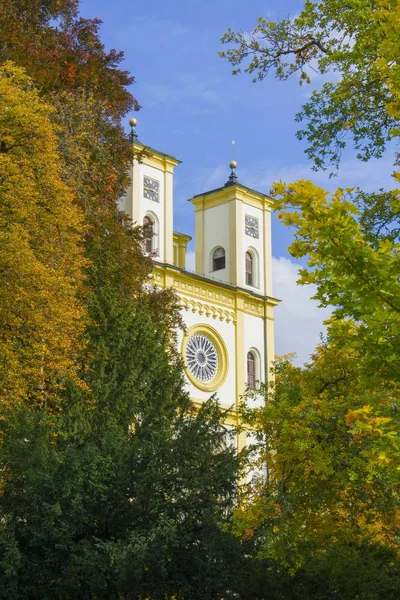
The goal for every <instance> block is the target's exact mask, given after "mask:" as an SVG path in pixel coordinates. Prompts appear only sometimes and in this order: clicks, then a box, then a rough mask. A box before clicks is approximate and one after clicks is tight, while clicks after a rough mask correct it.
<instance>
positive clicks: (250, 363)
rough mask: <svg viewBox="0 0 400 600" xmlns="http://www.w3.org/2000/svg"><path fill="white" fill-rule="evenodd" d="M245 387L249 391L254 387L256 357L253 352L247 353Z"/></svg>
mask: <svg viewBox="0 0 400 600" xmlns="http://www.w3.org/2000/svg"><path fill="white" fill-rule="evenodd" d="M247 385H248V386H249V388H251V389H254V388H255V387H256V357H255V355H254V353H253V352H248V353H247Z"/></svg>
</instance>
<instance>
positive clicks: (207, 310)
mask: <svg viewBox="0 0 400 600" xmlns="http://www.w3.org/2000/svg"><path fill="white" fill-rule="evenodd" d="M179 304H180V306H181V308H183V309H184V310H187V311H191V312H192V313H198V314H199V315H205V316H206V317H212V318H213V319H219V320H220V321H226V322H227V323H236V315H235V313H234V312H233V311H230V310H226V309H223V308H218V307H216V306H212V305H211V304H206V303H204V302H199V301H197V300H191V299H190V298H182V297H180V298H179Z"/></svg>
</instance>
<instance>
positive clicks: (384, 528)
mask: <svg viewBox="0 0 400 600" xmlns="http://www.w3.org/2000/svg"><path fill="white" fill-rule="evenodd" d="M399 20H400V3H399V2H398V1H397V0H393V1H392V0H388V1H386V0H383V1H380V2H364V1H363V2H359V1H358V0H350V1H344V0H324V1H322V2H312V1H306V2H305V5H304V8H303V10H302V11H301V12H300V14H299V15H298V16H297V17H295V18H293V19H290V18H287V19H284V20H283V21H279V22H277V23H274V22H268V21H266V20H265V19H262V18H261V19H259V22H258V25H257V27H256V29H255V30H254V32H253V34H252V35H250V36H248V35H245V34H242V33H235V32H233V31H228V32H227V33H226V34H225V36H224V37H223V42H225V43H233V44H234V47H230V48H229V49H228V50H227V51H224V52H222V55H223V56H225V57H226V58H228V60H229V61H230V62H231V64H232V65H233V66H234V68H235V72H238V71H239V70H240V65H241V64H242V63H245V64H246V67H245V70H246V71H247V72H250V73H255V74H256V79H258V80H262V79H263V78H264V77H265V76H266V75H267V74H268V73H269V72H270V71H275V75H276V76H277V77H278V78H280V79H285V78H287V77H289V76H291V75H293V74H296V73H298V74H299V75H300V82H309V80H310V77H311V79H312V72H313V70H316V71H317V72H319V73H320V74H323V75H324V78H325V80H326V79H328V80H329V78H330V75H331V74H333V73H334V74H335V77H334V78H333V79H334V80H333V81H328V82H327V83H324V84H322V87H320V88H316V89H315V90H314V91H313V92H312V95H311V99H310V100H309V101H307V102H306V104H305V105H304V106H303V108H302V110H301V112H300V113H299V115H298V120H299V121H303V123H305V127H304V129H302V130H301V131H300V132H299V137H300V138H303V137H305V138H306V139H307V141H308V143H309V145H308V148H307V151H306V152H307V154H308V155H309V157H310V158H311V159H312V160H313V161H314V166H315V168H323V169H325V168H330V169H333V170H334V171H335V170H336V169H337V168H339V166H340V160H341V157H342V151H343V149H344V148H345V146H346V143H347V141H348V139H349V138H352V139H353V144H354V147H355V148H356V150H357V154H358V157H359V158H360V159H361V160H368V159H369V158H371V157H380V156H382V154H383V152H384V150H385V148H386V146H387V142H388V141H390V140H391V139H393V138H395V137H397V136H398V133H399V129H398V121H399V115H400V112H399V98H400V96H399V92H400V88H399V69H398V66H397V57H398V56H399V53H400V45H399V41H400V38H399V33H398V31H399V30H398V23H399ZM246 61H247V62H246ZM397 162H398V157H396V165H397ZM393 175H394V181H395V185H397V181H398V179H399V173H398V172H397V171H395V173H394V174H393ZM356 183H357V182H356V181H355V182H354V184H355V185H356ZM272 194H273V196H274V197H275V208H276V210H277V211H278V217H279V218H280V219H281V221H282V222H283V223H284V224H286V225H288V226H291V227H292V228H293V229H294V241H293V243H292V244H291V246H290V247H289V252H290V253H291V255H292V256H293V257H294V258H296V259H300V260H302V261H306V263H307V266H306V267H302V268H301V269H300V272H299V274H300V279H299V283H301V284H303V285H307V284H314V285H315V286H316V294H315V298H316V299H317V300H318V301H319V303H320V305H322V306H329V307H331V308H332V317H331V318H330V319H329V320H328V321H327V326H328V327H327V337H326V340H325V341H324V342H323V343H322V344H321V345H320V346H319V347H318V348H317V349H316V351H315V353H314V354H313V356H312V357H311V360H310V362H309V364H307V365H305V367H304V368H296V367H294V366H293V365H292V364H291V362H290V361H287V360H283V361H282V362H278V363H277V367H276V381H275V383H274V385H273V386H272V387H270V388H269V389H267V390H265V389H264V388H263V387H262V388H261V390H260V392H259V393H262V394H263V395H266V397H267V405H266V407H265V408H263V409H260V410H256V411H251V410H248V409H244V416H245V418H246V419H247V420H248V421H249V422H250V423H251V424H252V426H253V427H255V428H256V429H257V430H258V431H259V439H260V441H259V444H258V447H257V452H258V456H259V459H258V460H261V461H262V462H266V463H267V464H268V466H269V476H268V479H267V481H263V480H259V481H258V482H254V484H253V486H252V487H251V488H250V489H249V490H248V493H247V495H246V496H244V498H243V501H242V503H241V506H240V507H239V509H238V510H237V511H236V518H235V525H234V527H235V530H236V533H237V534H238V535H241V536H242V537H243V538H245V539H247V538H251V539H254V540H257V544H258V553H259V556H260V559H262V561H264V563H263V564H264V566H265V569H266V570H267V569H268V568H270V567H268V561H271V560H272V561H273V562H274V564H279V565H281V568H282V569H283V576H282V580H281V582H282V585H283V588H280V589H283V590H286V591H284V592H282V593H283V596H279V595H278V597H285V598H292V597H293V598H294V597H295V598H302V597H304V598H321V599H322V598H323V599H325V598H326V599H327V600H328V599H329V600H331V599H336V598H338V599H339V598H346V599H347V598H349V599H350V598H359V599H363V600H374V599H379V598H396V597H397V595H398V586H399V579H398V578H399V564H400V557H399V550H400V549H399V538H398V530H399V518H400V497H399V492H398V490H399V483H400V482H399V466H400V464H399V463H400V440H399V432H400V415H399V402H400V396H399V386H400V375H399V374H400V371H399V368H400V362H399V361H400V354H399V350H398V349H399V342H400V339H399V336H400V305H399V303H398V297H399V291H400V290H399V289H398V286H399V281H398V274H399V267H400V264H399V251H400V247H399V226H400V222H399V198H400V193H399V190H398V189H397V188H395V189H393V190H388V191H384V190H379V191H377V192H376V193H364V192H363V191H362V190H359V189H356V188H351V189H338V190H336V192H326V191H325V190H323V189H321V188H319V187H317V186H316V185H314V184H313V183H312V182H311V181H305V180H300V181H297V182H295V183H282V182H279V183H277V184H275V185H274V188H273V190H272ZM251 395H252V393H250V394H249V397H250V398H251ZM265 561H267V562H266V563H265ZM366 565H368V567H367V570H366ZM349 571H351V575H350V574H349ZM367 571H368V572H367ZM275 573H276V571H275ZM285 573H286V574H285ZM288 574H291V575H290V576H289V575H288ZM285 586H286V587H285ZM279 593H281V592H279ZM261 597H262V594H261Z"/></svg>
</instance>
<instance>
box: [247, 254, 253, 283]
mask: <svg viewBox="0 0 400 600" xmlns="http://www.w3.org/2000/svg"><path fill="white" fill-rule="evenodd" d="M253 271H254V261H253V257H252V255H251V254H250V252H246V285H254V273H253Z"/></svg>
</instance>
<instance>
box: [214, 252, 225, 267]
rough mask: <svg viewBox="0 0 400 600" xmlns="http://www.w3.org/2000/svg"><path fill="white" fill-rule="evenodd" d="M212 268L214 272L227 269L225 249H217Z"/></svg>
mask: <svg viewBox="0 0 400 600" xmlns="http://www.w3.org/2000/svg"><path fill="white" fill-rule="evenodd" d="M212 268H213V271H219V270H220V269H225V250H224V249H223V248H216V250H214V252H213V256H212Z"/></svg>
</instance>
